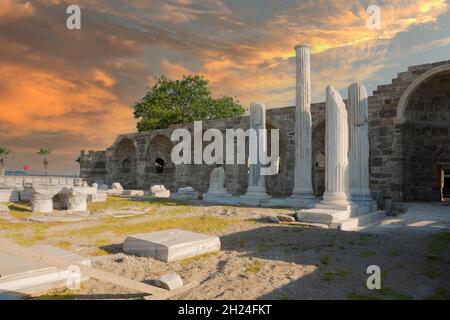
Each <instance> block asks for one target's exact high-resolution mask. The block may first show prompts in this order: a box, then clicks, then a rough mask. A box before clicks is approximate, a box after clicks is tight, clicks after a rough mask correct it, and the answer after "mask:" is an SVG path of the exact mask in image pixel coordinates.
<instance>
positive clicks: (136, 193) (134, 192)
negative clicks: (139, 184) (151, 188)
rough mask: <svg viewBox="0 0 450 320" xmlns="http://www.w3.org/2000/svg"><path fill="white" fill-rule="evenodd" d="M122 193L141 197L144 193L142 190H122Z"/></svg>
mask: <svg viewBox="0 0 450 320" xmlns="http://www.w3.org/2000/svg"><path fill="white" fill-rule="evenodd" d="M122 194H123V195H124V196H130V197H142V196H143V195H144V190H124V191H123V193H122Z"/></svg>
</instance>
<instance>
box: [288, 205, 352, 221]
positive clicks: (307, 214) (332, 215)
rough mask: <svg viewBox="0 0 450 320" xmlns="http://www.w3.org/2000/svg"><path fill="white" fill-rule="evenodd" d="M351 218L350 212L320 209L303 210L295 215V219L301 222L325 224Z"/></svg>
mask: <svg viewBox="0 0 450 320" xmlns="http://www.w3.org/2000/svg"><path fill="white" fill-rule="evenodd" d="M349 217H350V212H348V211H345V210H331V209H320V208H313V209H307V210H301V211H299V212H297V213H296V214H295V218H296V220H297V221H299V222H311V223H325V224H331V223H333V222H336V221H339V220H344V219H347V218H349Z"/></svg>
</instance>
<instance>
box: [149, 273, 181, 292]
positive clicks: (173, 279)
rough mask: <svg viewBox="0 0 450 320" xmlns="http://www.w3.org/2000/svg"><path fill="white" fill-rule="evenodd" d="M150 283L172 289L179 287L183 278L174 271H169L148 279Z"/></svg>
mask: <svg viewBox="0 0 450 320" xmlns="http://www.w3.org/2000/svg"><path fill="white" fill-rule="evenodd" d="M150 284H152V285H154V286H157V287H160V288H163V289H167V290H170V291H172V290H175V289H178V288H181V287H182V286H183V280H182V279H181V277H180V276H179V275H178V274H177V273H176V272H171V273H167V274H164V275H162V276H159V277H157V278H155V279H152V280H150Z"/></svg>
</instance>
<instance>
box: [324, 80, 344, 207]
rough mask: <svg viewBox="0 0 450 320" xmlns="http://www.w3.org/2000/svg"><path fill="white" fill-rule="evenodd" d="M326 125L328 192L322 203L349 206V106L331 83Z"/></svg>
mask: <svg viewBox="0 0 450 320" xmlns="http://www.w3.org/2000/svg"><path fill="white" fill-rule="evenodd" d="M325 126H326V127H325V193H324V195H323V200H322V201H321V204H326V205H340V206H341V205H342V206H347V205H350V204H351V201H350V194H349V171H348V142H349V141H348V140H349V135H348V121H347V109H346V107H345V103H344V101H343V100H342V97H341V95H340V94H339V92H338V91H336V90H335V89H334V88H333V87H332V86H328V87H327V98H326V110H325Z"/></svg>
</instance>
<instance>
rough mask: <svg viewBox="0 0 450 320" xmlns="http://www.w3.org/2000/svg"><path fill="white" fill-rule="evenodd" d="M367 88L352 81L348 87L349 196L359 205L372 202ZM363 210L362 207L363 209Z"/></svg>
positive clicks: (366, 204)
mask: <svg viewBox="0 0 450 320" xmlns="http://www.w3.org/2000/svg"><path fill="white" fill-rule="evenodd" d="M368 112H369V111H368V98H367V90H366V88H365V87H364V85H363V84H359V83H354V84H352V85H350V87H349V88H348V122H349V130H350V146H349V148H350V149H349V176H350V196H351V199H352V201H355V202H356V203H357V204H358V205H359V206H360V207H367V209H365V211H367V212H368V211H369V207H370V206H371V204H372V203H373V201H372V198H371V195H370V189H369V122H368V121H369V120H368V119H369V114H368ZM363 210H364V209H363Z"/></svg>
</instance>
